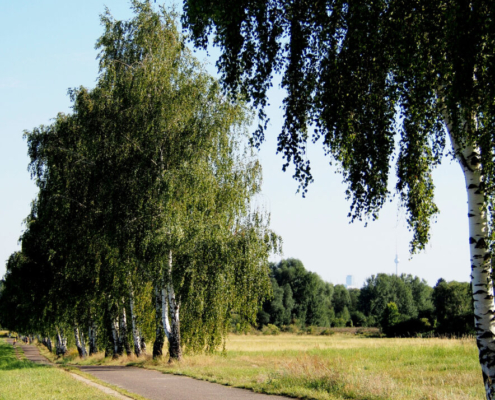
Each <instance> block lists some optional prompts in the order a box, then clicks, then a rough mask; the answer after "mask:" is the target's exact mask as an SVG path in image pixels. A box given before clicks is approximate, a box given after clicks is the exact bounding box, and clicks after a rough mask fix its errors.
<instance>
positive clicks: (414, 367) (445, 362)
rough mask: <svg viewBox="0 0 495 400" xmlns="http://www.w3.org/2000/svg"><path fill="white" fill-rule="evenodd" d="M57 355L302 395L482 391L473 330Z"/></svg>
mask: <svg viewBox="0 0 495 400" xmlns="http://www.w3.org/2000/svg"><path fill="white" fill-rule="evenodd" d="M45 352H46V350H45ZM58 362H59V363H65V364H66V363H71V364H122V365H126V364H128V365H138V366H142V367H145V368H153V369H157V370H160V371H163V372H165V373H174V374H182V375H187V376H191V377H194V378H198V379H204V380H208V381H211V382H218V383H222V384H225V385H231V386H236V387H243V388H250V389H252V390H254V391H256V392H262V393H271V394H283V395H287V396H292V397H298V398H304V399H322V400H323V399H325V400H330V399H331V400H336V399H359V400H385V399H404V400H405V399H411V400H412V399H415V400H418V399H428V400H430V399H431V400H443V399H449V400H453V399H454V400H457V399H459V400H461V399H463V400H465V399H479V400H481V399H483V398H485V395H484V390H483V384H482V378H481V371H480V366H479V362H478V353H477V348H476V343H475V340H474V339H472V338H463V339H440V338H428V339H419V338H418V339H402V338H400V339H399V338H398V339H388V338H364V337H360V336H357V335H349V334H335V335H333V336H312V335H293V334H281V335H277V336H265V335H230V336H229V338H228V340H227V342H226V348H225V351H224V352H220V353H218V354H214V355H202V354H197V355H187V356H186V357H185V359H184V361H182V362H180V363H177V362H176V363H171V364H169V363H168V359H167V358H164V359H163V360H158V361H157V360H152V359H151V358H150V357H141V358H139V359H138V358H136V357H134V356H130V357H126V356H124V357H121V358H120V359H117V360H111V359H105V358H103V355H97V356H94V357H89V358H87V359H85V360H81V359H79V358H78V357H77V352H75V350H71V353H70V354H69V355H68V357H66V358H65V359H64V360H61V359H60V360H58Z"/></svg>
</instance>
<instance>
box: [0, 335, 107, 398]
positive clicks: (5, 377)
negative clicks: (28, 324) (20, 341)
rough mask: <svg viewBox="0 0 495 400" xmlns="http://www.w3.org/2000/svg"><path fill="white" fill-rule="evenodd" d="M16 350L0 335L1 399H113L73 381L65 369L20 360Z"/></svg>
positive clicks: (20, 355)
mask: <svg viewBox="0 0 495 400" xmlns="http://www.w3.org/2000/svg"><path fill="white" fill-rule="evenodd" d="M17 354H18V356H19V358H18V357H17V356H16V350H15V349H14V348H13V347H12V346H11V345H9V344H7V343H6V342H5V340H4V339H1V338H0V399H1V400H32V399H37V400H53V399H64V400H66V399H69V400H87V399H95V400H112V399H115V397H113V396H110V395H107V394H104V393H102V392H101V391H99V390H98V389H95V388H92V387H89V386H87V385H86V384H84V383H81V382H78V381H76V380H75V379H74V378H72V377H71V376H70V375H69V374H68V373H67V372H65V371H63V370H61V369H59V368H53V367H50V366H47V365H39V364H34V363H32V362H30V361H27V360H25V359H23V354H22V351H21V350H20V349H19V348H18V349H17Z"/></svg>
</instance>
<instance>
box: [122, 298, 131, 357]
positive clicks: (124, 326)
mask: <svg viewBox="0 0 495 400" xmlns="http://www.w3.org/2000/svg"><path fill="white" fill-rule="evenodd" d="M119 339H120V343H119V349H120V351H121V352H123V350H125V352H126V354H127V355H128V356H130V355H131V348H130V346H129V341H128V340H127V315H126V311H125V307H124V306H122V312H121V313H120V323H119Z"/></svg>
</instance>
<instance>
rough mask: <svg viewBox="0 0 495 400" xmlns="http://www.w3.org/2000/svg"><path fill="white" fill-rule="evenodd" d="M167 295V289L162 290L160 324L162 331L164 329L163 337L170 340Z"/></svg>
mask: <svg viewBox="0 0 495 400" xmlns="http://www.w3.org/2000/svg"><path fill="white" fill-rule="evenodd" d="M167 297H168V293H167V289H165V288H162V323H163V329H165V335H166V336H167V339H170V335H171V329H170V320H169V319H168V298H167Z"/></svg>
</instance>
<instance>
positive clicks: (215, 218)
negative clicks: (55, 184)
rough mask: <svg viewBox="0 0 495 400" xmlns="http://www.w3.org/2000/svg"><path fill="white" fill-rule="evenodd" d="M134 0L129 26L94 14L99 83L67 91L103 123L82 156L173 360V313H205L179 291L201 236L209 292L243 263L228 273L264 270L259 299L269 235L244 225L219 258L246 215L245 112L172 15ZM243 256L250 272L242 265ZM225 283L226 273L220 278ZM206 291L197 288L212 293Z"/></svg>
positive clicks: (256, 172)
mask: <svg viewBox="0 0 495 400" xmlns="http://www.w3.org/2000/svg"><path fill="white" fill-rule="evenodd" d="M132 4H133V8H134V10H135V12H136V16H135V17H134V18H133V19H132V20H130V21H117V20H115V19H114V18H113V17H112V16H111V14H110V13H109V12H107V13H106V14H105V15H103V16H102V23H103V25H104V27H105V32H104V34H103V35H102V37H101V38H100V39H99V40H98V44H97V45H98V47H99V48H100V49H101V53H100V56H99V59H100V77H99V80H98V85H97V87H96V88H95V89H94V90H93V91H86V90H85V89H80V90H78V91H74V100H75V110H77V112H78V114H79V115H80V116H81V118H83V119H84V120H89V119H90V118H87V117H86V115H94V118H93V119H94V120H98V121H101V123H100V124H98V126H93V125H91V126H88V128H87V129H89V128H91V131H92V135H93V138H95V137H96V138H98V139H97V140H93V141H92V144H91V145H90V147H91V150H90V151H91V152H92V154H93V157H94V158H95V159H96V160H97V161H96V164H100V163H101V164H103V165H104V168H105V169H106V171H105V172H104V173H102V176H103V175H104V176H105V177H106V179H107V180H110V181H111V183H110V184H109V185H107V186H106V188H105V189H104V190H106V192H105V194H104V197H105V198H106V199H107V201H106V204H108V205H109V207H108V210H109V211H108V213H105V215H107V216H108V220H107V221H108V222H107V224H108V227H109V229H110V233H109V237H112V239H111V240H113V241H112V243H113V244H114V246H115V247H116V248H118V249H119V252H120V256H121V257H123V256H124V255H125V254H127V253H129V254H130V256H131V257H133V258H135V259H138V260H139V263H138V265H139V268H140V269H141V272H142V273H143V274H148V275H149V276H150V277H152V279H153V281H154V286H155V288H154V297H155V308H156V311H155V312H156V316H155V320H156V334H155V344H154V350H153V353H154V356H157V357H159V356H161V354H162V351H161V348H162V346H163V342H164V337H163V336H164V335H166V336H167V338H168V343H169V355H170V357H171V358H173V359H180V357H181V348H182V346H181V341H180V318H181V315H182V314H181V311H180V310H181V309H182V307H186V309H187V310H188V314H189V313H190V311H191V310H193V309H194V308H195V307H196V308H198V309H201V310H207V309H208V307H203V306H202V305H201V303H195V304H193V303H188V300H187V299H188V297H187V296H186V295H185V293H186V291H187V290H190V287H189V288H188V287H186V286H184V285H185V283H184V282H185V278H186V276H190V275H188V274H192V272H191V271H196V273H197V271H199V270H201V269H203V268H204V265H205V264H204V263H201V262H200V261H199V259H198V257H199V254H200V253H199V252H198V249H199V248H202V246H203V245H204V243H206V240H205V239H206V238H207V237H212V236H214V237H215V239H216V241H210V242H208V243H210V244H215V245H216V246H215V247H213V246H211V247H210V248H209V249H210V253H212V254H213V257H210V259H212V261H213V260H215V261H216V262H221V261H223V263H220V264H216V267H217V269H215V270H212V269H210V272H211V273H210V274H208V275H207V278H208V280H209V282H208V285H207V286H206V287H207V289H208V290H210V291H218V290H219V289H218V287H217V285H216V283H218V284H219V283H220V281H221V278H220V277H221V276H223V278H224V279H227V278H226V277H227V275H226V272H227V271H229V268H227V265H238V266H239V265H243V266H244V267H242V268H241V267H239V268H238V269H237V271H236V273H237V274H240V275H242V274H241V271H243V273H244V274H246V275H242V276H253V277H254V276H256V274H257V275H258V276H259V277H260V278H259V279H260V280H261V281H263V276H264V277H265V284H261V285H259V286H258V287H257V289H260V290H261V292H259V296H263V295H264V293H267V291H268V286H267V284H266V282H268V273H267V272H268V270H267V260H266V257H267V255H268V252H269V251H270V249H271V247H270V246H271V245H268V242H269V243H273V240H272V241H271V242H270V240H265V236H267V237H268V238H269V239H270V238H275V236H274V235H273V234H272V233H271V232H269V231H268V229H267V227H266V226H261V225H260V224H252V225H250V226H249V227H248V226H245V227H244V228H245V230H246V232H249V235H248V236H249V237H250V238H251V239H252V240H251V241H250V242H249V243H250V244H251V246H253V251H252V256H253V257H252V259H250V260H249V262H244V263H243V264H242V263H241V264H239V263H236V262H234V261H233V260H234V258H235V257H233V256H231V257H230V258H229V256H227V255H226V254H228V251H226V250H225V249H223V248H225V247H228V245H229V241H231V238H232V236H234V235H235V231H236V229H238V228H239V227H240V224H241V221H242V220H243V219H245V218H246V216H247V215H248V214H249V212H250V208H249V203H250V199H251V198H252V196H254V195H255V194H256V193H258V192H259V188H260V179H261V175H260V173H261V172H260V168H259V164H257V162H256V161H255V160H254V159H252V156H251V155H249V154H247V155H246V156H243V155H242V154H243V153H242V151H241V149H240V147H239V142H240V141H242V133H243V129H244V128H243V127H244V126H245V125H246V123H247V121H248V113H247V110H246V108H245V107H244V106H243V105H242V102H232V101H231V99H229V98H227V97H225V96H224V95H222V93H221V90H220V88H219V86H218V84H217V82H216V81H215V80H214V79H213V78H211V77H210V76H209V75H208V74H207V73H206V72H205V70H204V67H203V66H202V65H201V64H200V63H199V62H198V61H197V60H196V59H195V58H194V57H193V56H192V54H191V52H190V50H188V49H187V47H185V45H184V40H185V39H184V37H183V36H182V35H181V34H180V33H179V32H178V30H177V27H176V20H175V19H174V16H173V15H170V14H168V13H167V12H165V11H164V10H161V12H160V13H156V12H154V11H153V9H152V7H151V5H150V4H149V2H138V1H134V2H133V3H132ZM120 193H126V196H125V197H123V196H120ZM106 196H108V197H106ZM256 215H257V214H256V213H254V217H253V218H255V217H256ZM253 232H256V235H258V236H257V237H258V239H257V242H256V240H254V236H255V235H254V234H253ZM254 243H260V244H261V243H263V245H260V246H258V247H257V248H256V251H257V252H258V253H256V252H255V251H254ZM236 257H237V256H236ZM249 263H254V264H256V266H257V268H245V267H246V266H247V265H249ZM222 269H223V271H222ZM232 274H233V272H232ZM255 281H256V280H255ZM234 282H235V280H233V277H228V282H227V284H228V285H233V284H234ZM223 287H228V288H229V292H228V293H229V296H227V297H226V298H227V299H228V301H229V302H232V301H234V298H235V296H236V294H235V293H234V291H233V290H232V286H225V284H224V286H223ZM254 288H255V286H253V287H252V288H251V289H254ZM195 290H197V288H195ZM208 290H207V291H206V292H205V293H207V295H208V296H212V295H211V293H210V292H208ZM199 292H202V291H201V290H200V291H199ZM217 298H218V297H216V296H213V297H212V301H210V302H209V304H210V305H218V304H219V300H216V301H213V299H217ZM248 298H249V301H248V302H247V303H248V304H249V307H251V308H256V301H257V300H258V296H257V295H253V296H249V297H248ZM253 301H254V303H253ZM226 304H228V303H226ZM232 304H233V303H232ZM232 304H230V305H229V307H230V306H231V305H232ZM228 310H229V308H228V307H227V308H223V313H222V318H218V319H217V321H216V324H215V322H214V320H213V318H211V319H210V320H209V323H211V324H212V325H213V326H215V327H218V325H225V321H226V319H227V318H228ZM190 314H191V315H195V316H197V317H198V318H205V315H206V313H203V314H201V313H200V314H199V315H198V314H197V313H194V312H192V313H190ZM251 314H252V315H254V313H251ZM186 318H188V317H186ZM203 322H205V321H203ZM186 326H190V325H186ZM196 326H197V327H199V326H200V325H199V324H198V325H196ZM203 326H204V327H205V329H206V327H207V326H210V325H208V324H206V323H205V324H203ZM221 332H222V334H223V335H224V334H225V329H217V328H214V329H213V331H211V332H210V333H211V334H212V337H218V335H220V337H221V336H222V334H221ZM205 336H206V335H205ZM198 343H199V342H198ZM205 345H206V343H204V342H203V347H204V346H205Z"/></svg>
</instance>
